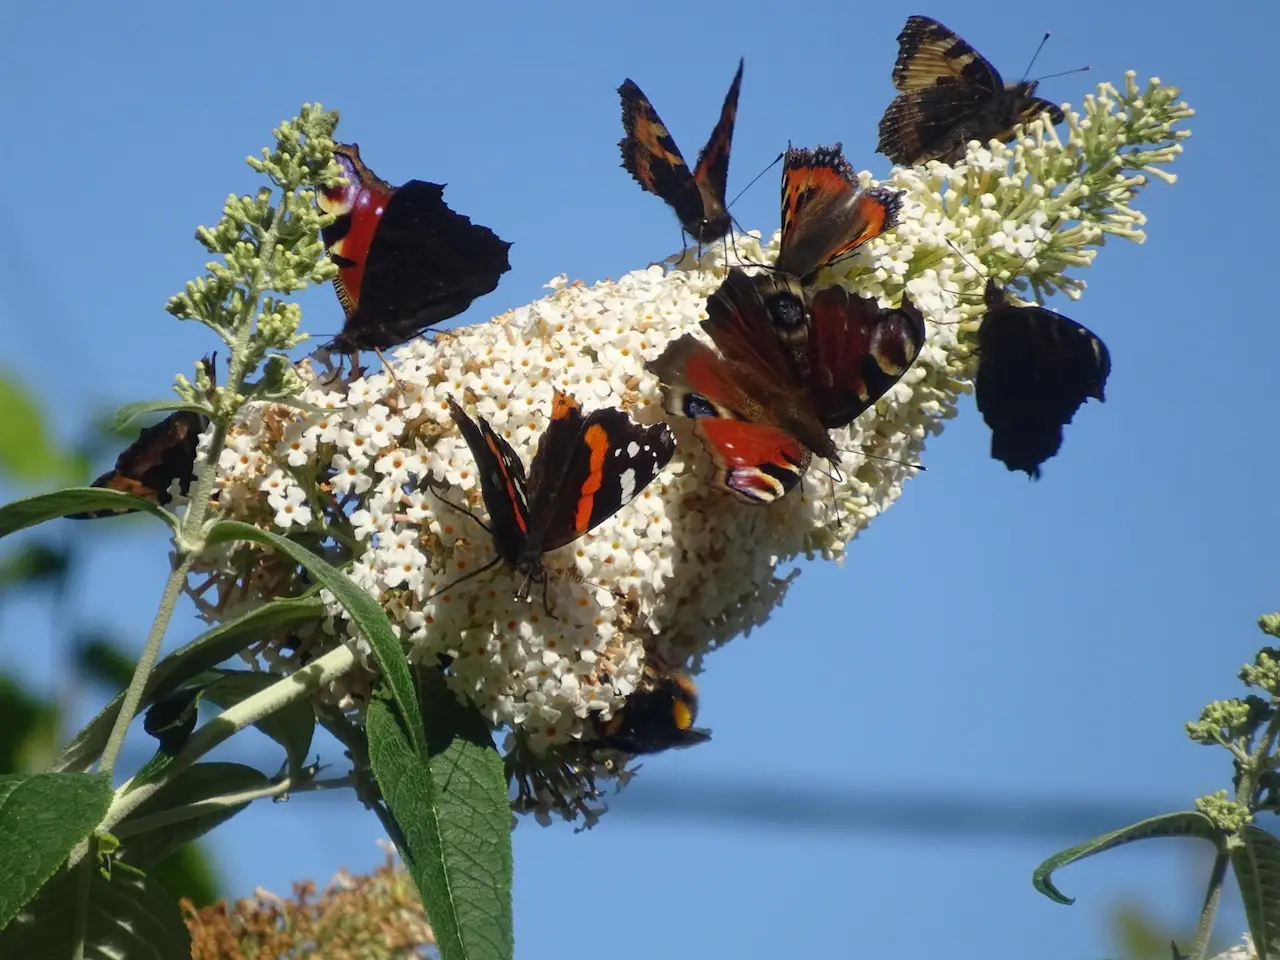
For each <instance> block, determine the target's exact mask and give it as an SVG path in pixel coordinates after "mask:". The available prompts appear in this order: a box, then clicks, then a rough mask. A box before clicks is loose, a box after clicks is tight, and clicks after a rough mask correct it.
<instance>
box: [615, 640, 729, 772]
mask: <svg viewBox="0 0 1280 960" xmlns="http://www.w3.org/2000/svg"><path fill="white" fill-rule="evenodd" d="M697 716H698V688H697V686H696V685H695V684H694V682H693V678H692V677H690V676H689V675H688V674H687V673H685V672H684V671H683V670H676V669H673V668H670V667H667V666H665V665H663V664H658V665H656V666H655V665H651V664H650V662H649V661H648V660H646V662H645V665H644V674H643V678H642V680H641V683H640V685H639V686H638V687H636V689H635V690H634V691H632V693H631V695H630V696H628V697H627V700H626V703H625V704H623V706H622V708H621V709H619V710H616V711H614V713H613V715H612V716H611V717H610V718H609V719H608V720H603V721H597V722H596V736H595V737H594V738H593V739H592V740H591V741H590V745H591V746H592V747H605V748H609V749H612V750H621V751H622V752H623V753H631V754H638V753H659V752H661V751H663V750H670V749H672V748H674V747H691V746H693V745H694V744H697V743H705V742H706V741H707V740H710V739H711V731H709V730H704V729H702V728H700V727H695V726H694V725H693V722H694V720H696V719H697Z"/></svg>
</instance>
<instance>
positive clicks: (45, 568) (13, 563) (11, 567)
mask: <svg viewBox="0 0 1280 960" xmlns="http://www.w3.org/2000/svg"><path fill="white" fill-rule="evenodd" d="M70 569H71V552H70V551H69V550H67V549H66V548H65V547H62V546H58V545H56V544H53V543H42V542H34V543H24V544H22V545H21V546H19V547H18V548H17V549H16V550H13V551H11V552H10V553H9V554H8V556H6V557H3V558H0V593H3V592H4V591H6V590H31V589H34V588H36V587H54V588H57V587H58V586H59V585H61V584H62V582H63V581H64V580H65V579H66V576H67V571H68V570H70Z"/></svg>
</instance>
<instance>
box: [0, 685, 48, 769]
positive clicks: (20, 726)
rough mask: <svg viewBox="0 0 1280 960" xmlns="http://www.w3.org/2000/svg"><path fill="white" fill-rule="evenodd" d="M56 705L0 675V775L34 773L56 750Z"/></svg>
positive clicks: (46, 765) (45, 765)
mask: <svg viewBox="0 0 1280 960" xmlns="http://www.w3.org/2000/svg"><path fill="white" fill-rule="evenodd" d="M58 717H59V711H58V707H57V705H56V704H55V703H54V702H53V701H51V700H43V699H39V698H37V697H33V696H31V694H30V693H28V692H27V691H26V690H25V689H23V688H22V687H21V686H19V685H18V684H17V683H16V682H15V681H14V680H13V679H12V678H11V677H8V676H5V675H3V674H0V774H3V773H27V772H30V773H35V772H37V771H40V770H44V769H45V768H46V767H48V765H49V758H50V757H52V756H53V755H54V753H55V752H56V751H57V749H58Z"/></svg>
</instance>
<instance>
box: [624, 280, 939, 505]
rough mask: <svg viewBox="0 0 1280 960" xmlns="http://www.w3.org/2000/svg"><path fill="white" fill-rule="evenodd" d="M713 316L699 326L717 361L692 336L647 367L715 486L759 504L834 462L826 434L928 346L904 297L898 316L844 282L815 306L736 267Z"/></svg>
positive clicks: (711, 306) (789, 286)
mask: <svg viewBox="0 0 1280 960" xmlns="http://www.w3.org/2000/svg"><path fill="white" fill-rule="evenodd" d="M797 297H798V298H799V303H798V304H797V303H796V299H795V298H797ZM767 298H769V299H773V300H775V302H776V301H777V300H778V299H779V298H780V299H781V300H782V302H784V303H787V302H789V303H790V305H791V307H792V312H793V313H795V312H796V311H799V313H798V314H797V316H798V317H799V320H798V321H796V322H792V321H795V320H796V318H795V317H791V318H789V319H788V318H785V317H783V318H780V317H779V315H778V311H777V310H776V309H775V310H774V311H773V312H771V311H770V304H769V299H767ZM806 306H807V312H806V311H805V307H806ZM707 315H708V319H706V320H704V321H703V323H702V329H703V330H704V331H706V333H707V334H708V335H709V336H710V337H711V340H712V342H714V343H715V345H716V347H718V348H719V351H720V352H719V353H718V354H717V353H716V352H715V351H714V350H712V349H711V348H710V347H708V346H707V345H706V344H704V343H702V342H701V341H700V340H698V339H696V338H695V337H693V336H692V335H690V334H685V335H684V336H682V337H680V338H679V339H678V340H676V341H674V342H673V343H671V344H669V345H668V346H667V349H666V350H665V351H663V353H662V355H661V356H660V357H658V358H657V359H656V360H653V361H650V363H649V364H648V365H647V369H648V370H649V371H650V372H651V373H653V374H655V375H656V376H657V377H658V379H659V380H660V381H661V382H662V384H663V399H664V405H665V407H666V409H667V411H668V412H669V413H672V414H676V415H677V416H681V417H688V418H690V419H692V420H693V421H694V422H695V429H696V430H697V431H698V433H699V434H700V436H701V438H702V441H703V444H704V445H705V446H706V448H707V450H708V451H709V452H710V454H711V458H712V460H713V461H714V462H715V465H716V474H715V483H716V485H717V486H719V487H721V488H723V489H725V490H728V491H729V492H730V493H733V494H735V495H737V496H739V497H741V498H742V499H744V500H746V501H747V502H749V503H757V504H759V503H771V502H773V501H774V500H776V499H778V498H779V497H781V496H783V495H784V494H786V492H787V491H788V490H790V489H791V488H792V487H794V486H795V485H796V484H797V483H798V482H799V481H800V478H801V477H802V476H803V475H804V472H805V471H806V470H807V469H808V468H809V461H810V459H811V458H812V455H813V454H817V455H818V456H820V457H824V458H826V459H827V460H830V461H835V460H836V459H837V458H838V456H839V451H838V450H837V448H836V445H835V442H834V441H833V440H832V439H831V436H830V434H829V433H828V432H827V431H828V430H833V429H835V428H836V427H843V426H847V425H848V424H849V423H852V422H853V420H854V419H855V418H857V416H858V415H859V414H861V413H862V412H863V411H864V410H866V409H867V408H868V407H870V406H871V405H872V404H874V403H875V402H876V401H877V400H878V399H880V397H882V396H883V395H884V393H885V392H886V391H887V390H888V389H889V388H890V387H892V386H893V385H894V384H895V383H897V382H898V379H899V378H900V377H901V376H902V375H903V374H904V373H906V371H907V369H908V368H909V367H910V366H911V364H912V363H913V362H914V361H915V358H916V356H917V355H918V354H919V353H920V348H921V347H922V346H923V344H924V338H925V326H924V317H923V316H921V314H920V311H919V310H917V309H916V308H915V306H914V305H912V303H911V302H910V300H908V299H907V298H906V297H905V296H904V297H903V300H902V305H901V306H899V307H896V308H893V309H887V308H884V307H881V306H879V305H878V304H877V303H876V302H875V300H872V299H868V298H865V297H859V296H855V295H852V294H850V293H849V292H848V291H846V290H845V289H844V288H843V287H839V286H835V287H828V288H827V289H825V290H822V291H820V292H819V293H817V294H814V295H812V297H811V298H810V297H809V296H808V295H807V294H806V293H805V292H804V291H803V290H801V289H800V288H799V286H798V284H796V282H795V281H794V280H793V279H791V278H778V277H776V276H771V275H769V274H763V275H761V276H760V277H755V278H752V277H749V276H748V275H747V274H745V273H743V272H742V271H741V270H739V269H738V268H736V267H734V268H732V269H731V270H730V271H729V275H728V277H727V278H726V279H725V281H724V283H723V284H721V285H720V288H719V289H718V290H716V292H715V293H713V294H712V295H711V296H710V297H709V298H708V299H707Z"/></svg>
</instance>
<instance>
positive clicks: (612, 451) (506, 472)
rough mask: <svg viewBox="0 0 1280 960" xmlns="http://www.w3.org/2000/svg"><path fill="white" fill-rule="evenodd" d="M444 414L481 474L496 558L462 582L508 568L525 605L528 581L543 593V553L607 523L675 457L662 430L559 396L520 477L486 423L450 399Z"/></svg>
mask: <svg viewBox="0 0 1280 960" xmlns="http://www.w3.org/2000/svg"><path fill="white" fill-rule="evenodd" d="M449 415H450V416H451V417H452V418H453V422H454V423H456V424H457V425H458V429H459V430H460V431H462V438H463V439H464V440H465V441H466V442H467V446H468V447H470V448H471V455H472V457H474V458H475V461H476V466H477V467H478V468H479V473H480V492H481V495H482V496H483V498H484V505H485V509H486V510H487V511H488V513H489V523H488V524H483V523H482V524H481V525H482V526H484V527H485V529H486V530H488V532H489V534H490V536H491V537H492V538H493V547H494V551H495V552H496V553H497V557H496V558H495V559H494V560H493V561H492V562H490V563H488V564H486V565H485V566H484V567H481V568H480V569H479V570H476V571H475V572H474V573H471V574H468V575H467V577H472V576H477V575H479V574H480V573H482V572H484V571H485V570H487V569H489V568H490V567H492V566H494V565H495V564H498V563H506V564H508V565H509V566H511V567H513V568H515V570H516V572H517V573H518V574H520V575H521V576H523V577H524V582H523V583H522V584H521V586H520V589H519V591H518V592H517V594H516V596H517V598H518V599H521V600H525V599H528V596H529V585H530V584H531V583H542V584H543V587H544V591H545V586H546V571H545V570H544V568H543V564H542V557H543V554H545V553H549V552H550V551H552V550H555V549H556V548H558V547H563V546H564V545H565V544H567V543H572V542H573V541H574V540H577V539H578V538H579V537H581V536H583V535H584V534H585V533H587V532H588V531H590V530H592V529H594V528H595V527H598V526H599V525H600V524H602V523H604V521H606V520H608V519H609V518H610V517H612V516H613V515H614V514H615V513H617V512H618V511H619V510H621V509H622V508H623V507H624V506H626V504H627V503H629V502H630V501H631V500H632V498H633V497H635V496H636V494H638V493H639V492H640V491H641V490H643V489H644V488H645V487H646V486H647V485H648V484H649V483H650V482H651V481H652V480H653V478H654V477H656V476H657V475H658V472H659V471H660V470H661V469H662V468H663V467H664V466H666V464H667V461H668V460H670V459H671V454H672V453H674V452H675V441H674V439H673V438H672V436H671V431H670V430H669V429H668V428H667V426H666V424H662V423H659V424H655V425H653V426H641V425H640V424H638V423H636V422H635V421H634V420H632V419H631V418H630V417H629V416H627V414H626V413H624V412H623V411H621V410H618V409H615V408H612V407H606V408H603V409H600V410H595V411H592V412H591V413H590V414H587V415H586V416H584V415H583V413H582V408H581V407H580V406H579V405H578V402H577V401H576V400H575V399H574V398H573V397H571V396H570V395H569V394H567V393H562V392H560V391H559V390H557V391H555V396H554V398H553V400H552V404H551V423H550V424H549V425H548V427H547V429H546V432H544V433H543V435H542V437H541V439H539V441H538V448H537V450H536V451H535V452H534V456H533V462H532V463H531V464H530V467H529V474H528V477H527V478H526V476H525V471H524V464H523V463H522V462H521V460H520V457H519V456H518V455H517V454H516V452H515V451H514V450H513V449H511V445H510V444H509V443H507V441H506V440H504V439H503V438H502V437H500V436H498V434H496V433H495V432H494V431H493V428H492V427H490V426H489V423H488V421H486V420H485V419H484V418H483V417H479V418H477V420H472V419H471V418H470V417H469V416H467V414H466V413H465V412H463V410H462V407H460V406H459V405H458V404H457V403H456V402H455V401H454V400H453V398H452V397H450V398H449ZM477 522H479V521H477ZM455 582H459V581H455Z"/></svg>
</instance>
